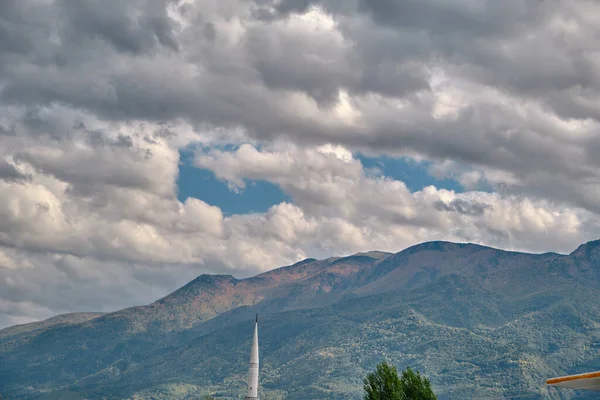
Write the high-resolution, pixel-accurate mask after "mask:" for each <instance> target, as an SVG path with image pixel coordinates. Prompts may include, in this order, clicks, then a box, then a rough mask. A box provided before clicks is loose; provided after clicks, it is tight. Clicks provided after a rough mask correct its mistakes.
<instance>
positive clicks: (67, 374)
mask: <svg viewBox="0 0 600 400" xmlns="http://www.w3.org/2000/svg"><path fill="white" fill-rule="evenodd" d="M255 312H258V313H259V315H260V326H259V335H260V351H261V375H260V383H261V385H262V387H261V391H262V395H263V398H265V399H284V398H287V399H301V400H307V399H359V398H361V396H360V395H361V391H362V378H363V377H364V376H365V375H366V374H367V373H368V372H369V371H371V370H372V369H373V368H374V367H375V365H376V364H377V363H378V362H379V361H381V360H383V359H386V360H388V361H390V362H392V363H394V364H396V365H397V366H398V367H399V368H403V367H404V366H406V365H410V366H411V367H413V368H416V369H418V370H420V371H421V372H423V373H424V374H426V375H427V376H428V377H430V378H431V381H432V383H433V386H434V388H435V390H436V392H437V393H438V394H439V395H440V398H441V399H467V398H477V399H484V398H513V397H515V396H523V395H526V394H529V396H528V397H518V398H519V399H541V398H553V399H559V398H560V399H572V398H578V399H583V398H586V397H584V396H585V395H586V393H579V395H580V397H575V396H576V394H577V393H576V392H572V391H567V390H563V391H561V392H560V395H559V392H557V391H556V390H555V389H549V388H547V387H546V386H545V384H544V382H545V379H546V378H548V377H552V376H556V375H561V374H567V373H579V372H585V371H589V370H595V369H600V357H599V350H600V241H595V242H590V243H587V244H585V245H582V246H580V247H579V248H578V249H577V250H576V251H574V252H573V253H571V254H570V255H560V254H555V253H547V254H539V255H536V254H525V253H515V252H507V251H501V250H496V249H493V248H489V247H483V246H477V245H472V244H454V243H447V242H431V243H424V244H420V245H417V246H414V247H411V248H409V249H406V250H404V251H402V252H400V253H396V254H388V253H382V252H369V253H361V254H356V255H354V256H350V257H343V258H330V259H326V260H314V259H308V260H304V261H302V262H299V263H297V264H294V265H292V266H288V267H283V268H279V269H276V270H273V271H270V272H267V273H264V274H261V275H258V276H255V277H252V278H248V279H241V280H238V279H235V278H234V277H232V276H210V275H202V276H200V277H198V278H196V279H195V280H193V281H192V282H190V283H188V284H187V285H185V286H184V287H182V288H181V289H179V290H177V291H175V292H174V293H172V294H170V295H168V296H166V297H164V298H163V299H160V300H158V301H156V302H155V303H152V304H150V305H148V306H142V307H133V308H128V309H125V310H121V311H118V312H115V313H110V314H104V315H101V314H69V315H67V316H60V317H55V318H53V319H50V320H48V321H44V322H39V323H33V324H28V325H25V326H17V327H11V328H7V329H4V330H2V331H0V397H1V398H6V399H126V398H127V399H198V398H201V395H203V394H205V393H211V394H213V395H214V396H215V397H216V398H236V399H237V398H241V397H242V396H243V394H244V391H245V379H246V374H247V363H248V358H249V352H250V341H251V339H252V331H253V325H252V320H253V318H254V313H255ZM590 398H591V397H590Z"/></svg>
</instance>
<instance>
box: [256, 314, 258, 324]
mask: <svg viewBox="0 0 600 400" xmlns="http://www.w3.org/2000/svg"><path fill="white" fill-rule="evenodd" d="M256 323H257V324H258V313H256Z"/></svg>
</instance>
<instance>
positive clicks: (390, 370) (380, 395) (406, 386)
mask: <svg viewBox="0 0 600 400" xmlns="http://www.w3.org/2000/svg"><path fill="white" fill-rule="evenodd" d="M363 382H364V386H363V388H364V391H365V396H364V400H437V397H436V395H435V394H434V393H433V390H431V383H430V382H429V379H427V378H425V377H422V376H421V374H420V373H419V372H416V373H415V372H414V371H413V370H412V369H410V367H408V368H406V369H405V370H404V371H402V377H398V371H397V370H396V367H395V366H393V365H392V366H390V365H389V364H388V363H387V362H385V361H384V362H382V363H380V364H379V365H377V368H376V369H375V371H374V372H372V373H370V374H369V375H367V377H366V378H365V379H364V381H363Z"/></svg>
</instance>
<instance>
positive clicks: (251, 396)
mask: <svg viewBox="0 0 600 400" xmlns="http://www.w3.org/2000/svg"><path fill="white" fill-rule="evenodd" d="M244 400H259V398H258V314H256V321H255V322H254V339H253V340H252V352H251V353H250V373H249V374H248V396H246V397H244Z"/></svg>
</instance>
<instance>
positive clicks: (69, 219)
mask: <svg viewBox="0 0 600 400" xmlns="http://www.w3.org/2000/svg"><path fill="white" fill-rule="evenodd" d="M599 16H600V4H599V3H598V2H597V1H595V0H544V1H522V0H504V1H496V0H477V1H475V0H452V1H450V0H197V1H193V0H129V1H120V0H80V1H78V2H72V1H68V0H3V1H0V328H1V327H6V326H10V325H13V324H20V323H27V322H30V321H35V320H40V319H44V318H47V317H50V316H53V315H56V314H60V313H66V312H78V311H112V310H117V309H120V308H123V307H128V306H133V305H139V304H147V303H150V302H152V301H154V300H156V299H157V298H159V297H161V296H164V295H166V294H167V293H169V292H171V291H173V290H174V289H176V288H177V287H179V286H181V285H183V284H185V283H186V282H187V281H189V280H191V279H193V278H194V277H196V276H198V275H200V274H203V273H211V274H217V273H218V274H231V275H233V276H235V277H238V278H243V277H248V276H252V275H254V274H257V273H260V272H263V271H267V270H269V269H273V268H276V267H279V266H283V265H289V264H292V263H294V262H297V261H299V260H302V259H304V258H308V257H314V258H325V257H329V256H341V255H348V254H353V253H356V252H361V251H368V250H382V251H390V252H397V251H400V250H402V249H404V248H406V247H408V246H411V245H414V244H416V243H420V242H424V241H430V240H448V241H456V242H472V243H479V244H483V245H488V246H493V247H498V248H502V249H508V250H518V251H527V252H536V253H540V252H547V251H554V252H560V253H569V252H571V251H573V250H574V249H575V248H576V247H577V246H578V245H580V244H581V243H584V242H587V241H589V240H594V239H598V238H600V125H599V124H600V41H599V40H597V39H598V37H599V36H600V26H599V25H598V23H597V21H598V17H599Z"/></svg>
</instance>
